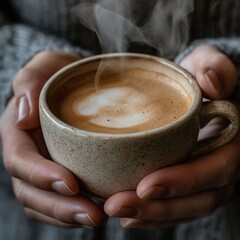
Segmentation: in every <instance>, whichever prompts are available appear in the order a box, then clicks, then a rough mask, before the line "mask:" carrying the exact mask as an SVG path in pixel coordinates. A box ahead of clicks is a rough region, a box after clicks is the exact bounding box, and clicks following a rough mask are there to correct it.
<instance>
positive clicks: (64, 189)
mask: <svg viewBox="0 0 240 240" xmlns="http://www.w3.org/2000/svg"><path fill="white" fill-rule="evenodd" d="M51 186H52V189H53V190H54V191H56V192H59V193H61V194H63V195H69V196H72V195H76V194H77V193H76V192H73V191H72V190H71V188H70V187H69V186H68V185H67V184H66V183H65V182H64V181H55V182H53V183H52V184H51Z"/></svg>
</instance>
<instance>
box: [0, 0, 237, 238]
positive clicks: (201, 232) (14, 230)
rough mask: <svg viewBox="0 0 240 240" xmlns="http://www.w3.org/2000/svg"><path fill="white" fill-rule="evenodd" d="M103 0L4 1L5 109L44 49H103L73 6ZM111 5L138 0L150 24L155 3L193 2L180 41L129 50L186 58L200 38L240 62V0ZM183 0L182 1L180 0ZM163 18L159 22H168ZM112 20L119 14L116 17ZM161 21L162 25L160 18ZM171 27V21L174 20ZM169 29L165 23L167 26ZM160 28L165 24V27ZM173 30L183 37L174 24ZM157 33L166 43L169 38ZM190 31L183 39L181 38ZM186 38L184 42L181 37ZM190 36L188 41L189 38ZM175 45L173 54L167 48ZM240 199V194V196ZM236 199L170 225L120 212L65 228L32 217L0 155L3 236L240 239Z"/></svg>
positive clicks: (0, 51) (109, 2)
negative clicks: (122, 220)
mask: <svg viewBox="0 0 240 240" xmlns="http://www.w3.org/2000/svg"><path fill="white" fill-rule="evenodd" d="M84 2H88V3H95V2H96V1H95V0H86V1H84V0H1V2H0V112H1V111H2V110H3V108H4V106H5V104H6V101H7V100H8V98H9V96H10V95H11V84H12V80H13V78H14V75H15V74H16V73H17V72H18V71H19V69H21V68H22V67H23V66H24V65H25V64H26V62H27V61H29V60H30V59H31V58H32V57H33V56H34V55H35V54H36V53H37V52H39V51H43V50H53V51H58V50H61V51H69V52H76V53H78V54H80V55H82V56H89V55H93V54H98V53H101V47H100V44H99V41H98V38H97V36H96V34H95V33H94V32H92V31H90V30H89V29H87V28H85V27H84V26H83V25H81V24H80V22H78V21H75V20H74V18H73V17H72V15H71V9H72V8H73V7H74V6H76V5H77V4H79V3H84ZM101 2H102V4H103V6H105V7H107V8H109V9H112V10H114V11H117V12H119V11H120V8H116V9H115V8H114V6H116V4H115V5H114V4H113V3H114V2H115V3H116V2H118V4H119V6H120V4H125V3H127V2H131V7H132V8H131V10H132V13H131V15H132V16H133V21H134V23H135V24H136V25H137V26H138V27H141V26H144V24H145V23H146V22H147V20H148V19H149V18H150V17H151V14H152V13H153V11H154V9H155V7H154V6H155V4H157V3H158V4H161V6H162V9H164V10H165V9H166V11H167V9H170V10H169V11H170V12H171V8H169V4H170V3H173V5H174V7H175V12H174V14H173V15H172V16H176V15H175V14H177V13H178V11H176V9H177V10H178V5H177V3H178V4H180V5H179V6H182V5H184V4H186V7H189V13H188V15H187V18H186V20H187V22H185V25H183V23H182V22H181V21H180V22H179V24H177V29H175V30H177V32H180V33H181V32H182V31H181V27H183V26H184V27H186V26H187V28H185V29H184V32H185V36H181V34H180V35H179V36H178V37H180V38H179V39H180V44H179V46H178V47H177V48H176V49H174V51H172V52H171V51H170V50H171V49H167V47H166V48H165V49H164V50H165V51H163V52H153V51H152V49H149V48H148V47H147V46H144V45H139V44H135V43H134V44H131V45H130V46H129V48H128V49H126V51H137V52H143V53H153V54H157V55H160V56H161V57H168V58H170V59H172V60H173V59H175V61H176V62H179V61H180V60H181V59H182V58H183V57H184V56H186V55H187V54H189V52H191V51H192V50H193V49H194V48H195V47H196V46H197V45H199V44H203V43H206V42H210V43H212V44H214V45H216V46H217V47H218V48H219V49H220V50H221V51H223V52H224V53H225V54H227V55H228V56H229V57H230V58H231V59H232V60H233V62H234V63H235V64H236V66H237V68H238V70H239V69H240V38H239V37H240V27H239V22H240V0H195V1H194V0H188V1H185V0H182V1H178V0H172V1H171V0H169V1H164V0H141V1H137V0H135V1H134V0H132V1H131V0H121V1H117V0H115V1H114V0H106V1H105V0H104V1H101ZM175 2H176V4H175ZM160 19H161V23H166V24H168V23H169V21H170V22H171V14H170V15H168V14H166V15H164V16H162V17H161V18H160ZM158 20H159V18H156V24H160V22H159V21H158ZM109 21H111V20H110V19H109ZM159 26H161V25H159ZM169 26H171V24H170V25H169ZM160 30H161V29H160ZM160 30H159V31H160ZM170 33H171V34H172V35H171V34H170V36H171V37H172V38H173V39H174V38H175V39H176V35H175V32H174V31H172V32H171V31H170ZM157 37H158V35H156V40H157V42H159V43H160V44H162V45H163V44H166V41H165V40H164V39H162V38H161V37H159V39H158V38H157ZM181 37H182V38H181ZM181 40H182V42H181ZM183 40H184V41H183ZM169 52H171V54H170V55H169V54H167V53H169ZM238 200H239V199H238ZM238 203H239V202H238V201H237V200H234V201H233V202H230V203H229V204H228V205H226V206H223V207H221V208H220V209H218V210H217V211H216V212H215V213H214V214H212V215H211V216H209V217H206V218H203V219H200V220H196V221H194V222H193V223H190V224H183V225H180V226H176V227H173V228H169V229H165V230H160V229H159V230H148V231H147V230H125V229H123V228H121V227H120V225H119V223H118V219H110V220H109V222H108V224H107V225H106V226H104V227H103V228H100V229H97V230H89V229H74V230H67V229H60V228H56V227H51V226H48V225H44V224H41V223H36V222H33V221H31V220H30V219H28V218H27V217H25V215H24V213H23V211H22V209H21V206H20V205H19V204H18V203H17V202H16V200H15V198H14V196H13V193H12V190H11V182H10V179H9V176H8V175H7V173H6V172H5V171H4V169H3V164H2V161H0V239H1V240H4V239H6V240H30V239H38V240H61V239H64V240H65V239H71V240H77V239H78V240H80V239H82V240H98V239H99V240H100V239H101V240H115V239H116V240H130V239H140V240H157V239H164V240H168V239H169V240H171V239H176V240H188V239H189V240H190V239H191V240H200V239H201V240H205V239H208V240H211V239H212V240H213V239H216V240H219V239H222V240H228V239H229V240H237V239H240V230H239V227H238V226H239V223H240V207H239V204H238Z"/></svg>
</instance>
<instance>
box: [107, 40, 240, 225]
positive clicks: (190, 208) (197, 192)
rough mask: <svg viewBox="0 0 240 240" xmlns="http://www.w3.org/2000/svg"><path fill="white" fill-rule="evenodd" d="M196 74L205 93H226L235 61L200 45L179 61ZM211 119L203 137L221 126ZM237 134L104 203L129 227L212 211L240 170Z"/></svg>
mask: <svg viewBox="0 0 240 240" xmlns="http://www.w3.org/2000/svg"><path fill="white" fill-rule="evenodd" d="M181 64H182V66H183V67H185V68H186V69H188V70H189V71H190V72H192V74H194V75H195V76H196V77H197V80H198V82H199V85H200V86H201V88H202V91H203V94H204V96H205V97H207V98H212V99H220V98H225V97H228V96H229V95H230V94H231V92H232V91H233V89H234V87H235V85H236V69H235V67H234V65H233V63H232V62H231V61H230V60H229V59H228V58H227V57H226V56H224V55H223V54H222V53H220V52H219V51H218V50H217V49H216V48H215V47H213V46H210V45H205V46H200V47H198V48H197V49H196V50H195V51H194V52H192V53H191V54H190V55H189V56H187V57H186V59H184V60H183V62H182V63H181ZM221 126H222V125H221V124H219V122H216V121H215V122H212V124H210V125H209V126H208V128H206V129H205V131H204V134H203V136H202V137H206V136H209V135H211V136H212V135H214V134H215V133H216V132H219V130H220V129H221ZM239 144H240V135H238V136H237V137H236V138H235V139H234V140H232V141H231V142H229V143H228V144H226V145H225V146H223V147H221V148H219V149H217V150H215V151H213V152H212V153H210V154H208V155H206V156H202V157H200V158H198V159H195V160H192V161H189V162H186V163H183V164H179V165H175V166H170V167H167V168H164V169H160V170H158V171H155V172H153V173H152V174H149V175H147V176H146V177H145V178H144V179H142V180H141V181H140V183H139V184H138V186H137V190H136V192H134V191H132V192H131V191H129V192H121V193H117V194H115V195H113V196H112V197H110V198H109V199H108V200H107V201H106V203H105V206H104V209H105V212H106V213H107V214H108V215H109V216H116V217H120V218H121V220H120V222H121V224H122V225H123V226H124V227H128V228H132V227H134V228H159V227H167V226H170V225H175V224H179V223H184V222H188V221H192V220H194V219H196V218H199V217H203V216H206V215H209V214H210V213H212V212H213V211H214V210H215V209H216V208H217V207H219V206H220V205H221V204H222V203H223V202H225V201H227V200H228V199H230V198H231V197H232V195H233V193H234V185H235V183H236V181H237V180H238V179H239V176H240V174H239V172H240V164H239V157H240V149H239Z"/></svg>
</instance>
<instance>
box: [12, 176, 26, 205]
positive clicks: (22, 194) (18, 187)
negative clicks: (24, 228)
mask: <svg viewBox="0 0 240 240" xmlns="http://www.w3.org/2000/svg"><path fill="white" fill-rule="evenodd" d="M13 191H14V194H15V196H16V198H17V200H18V201H19V202H20V203H21V204H22V205H23V206H26V205H27V204H26V187H25V185H24V184H22V181H21V180H18V179H14V180H13Z"/></svg>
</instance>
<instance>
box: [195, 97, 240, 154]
mask: <svg viewBox="0 0 240 240" xmlns="http://www.w3.org/2000/svg"><path fill="white" fill-rule="evenodd" d="M216 117H223V118H225V119H227V120H229V122H230V123H229V125H228V126H227V127H226V128H225V129H223V130H222V131H221V133H220V135H219V136H216V137H213V138H208V139H204V140H202V141H199V142H197V144H196V147H195V149H194V151H193V153H192V158H197V157H199V156H201V155H204V154H207V153H208V152H211V151H212V150H214V149H216V148H219V147H221V146H222V145H224V144H226V143H228V142H229V141H231V140H232V139H233V138H234V137H235V136H236V135H237V134H238V132H239V130H240V113H239V110H238V108H237V107H236V106H235V105H234V104H233V103H231V102H229V101H225V100H214V101H209V102H203V104H202V109H201V113H200V128H203V127H204V126H206V125H207V123H208V122H209V121H211V120H212V119H214V118H216Z"/></svg>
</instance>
